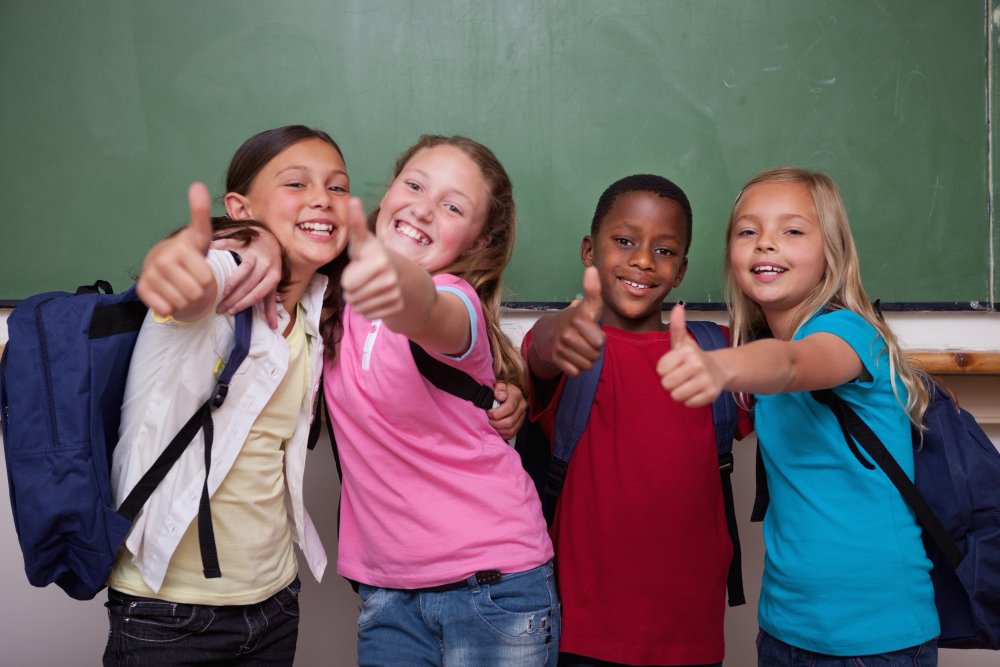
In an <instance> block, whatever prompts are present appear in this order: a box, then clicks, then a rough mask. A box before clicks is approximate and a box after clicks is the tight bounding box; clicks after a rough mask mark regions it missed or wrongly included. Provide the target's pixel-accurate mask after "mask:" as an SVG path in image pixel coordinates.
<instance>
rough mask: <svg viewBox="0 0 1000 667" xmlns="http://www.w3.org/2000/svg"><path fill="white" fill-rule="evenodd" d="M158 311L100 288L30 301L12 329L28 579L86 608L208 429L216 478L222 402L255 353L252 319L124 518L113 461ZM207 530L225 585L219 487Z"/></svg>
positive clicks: (240, 323)
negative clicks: (215, 435)
mask: <svg viewBox="0 0 1000 667" xmlns="http://www.w3.org/2000/svg"><path fill="white" fill-rule="evenodd" d="M146 310H147V308H146V306H145V304H143V303H142V302H141V301H140V300H139V298H138V297H137V296H136V294H135V288H134V287H133V288H132V289H130V290H128V291H127V292H124V293H121V294H113V293H112V290H111V286H110V285H109V284H108V283H106V282H104V281H98V282H97V283H95V284H94V285H92V286H86V287H81V288H79V289H78V290H77V292H76V294H70V293H68V292H46V293H44V294H37V295H35V296H32V297H29V298H27V299H25V300H24V301H22V302H21V303H20V304H19V305H18V306H17V308H15V309H14V311H13V312H12V313H11V314H10V316H9V318H8V319H7V326H8V330H9V337H8V342H7V345H6V347H5V348H4V353H3V358H2V359H0V406H2V410H3V412H2V422H3V424H2V426H3V442H4V455H5V457H6V464H7V481H8V485H9V487H10V505H11V509H12V510H13V513H14V526H15V528H16V529H17V536H18V541H19V543H20V546H21V552H22V553H23V555H24V570H25V573H26V574H27V576H28V581H29V582H30V583H31V584H32V585H34V586H47V585H48V584H50V583H52V582H55V583H56V585H58V586H59V587H60V588H62V589H63V590H65V591H66V593H68V594H69V595H70V597H73V598H75V599H78V600H89V599H91V598H93V597H94V596H95V595H96V594H97V593H98V592H100V591H101V590H102V589H103V588H104V586H105V582H106V580H107V578H108V575H109V574H110V572H111V568H112V566H113V565H114V560H115V555H116V554H117V552H118V549H119V547H120V546H121V544H122V542H123V541H124V539H125V536H126V534H127V533H128V531H129V528H130V527H131V525H132V521H133V520H134V519H135V517H136V515H137V514H138V513H139V510H140V509H142V506H143V505H144V504H145V502H146V500H148V499H149V496H150V495H151V494H152V492H153V491H154V490H155V488H156V486H157V484H159V482H160V481H161V480H162V479H163V478H164V477H165V476H166V474H167V472H168V471H169V470H170V467H171V466H172V465H173V463H174V462H175V461H176V460H177V459H178V458H180V455H181V454H182V453H183V452H184V449H185V448H186V447H187V445H188V443H190V442H191V440H192V439H193V438H194V436H195V435H196V434H197V432H198V431H199V430H200V429H202V428H205V467H206V471H205V472H206V480H207V476H208V463H209V460H210V456H211V440H212V428H211V426H212V417H211V412H212V410H213V409H214V408H216V407H218V406H219V405H221V404H222V401H223V400H224V399H225V395H226V391H227V390H228V385H229V381H230V379H231V378H232V376H233V374H234V373H235V371H236V369H237V367H238V366H239V365H240V363H241V362H242V360H243V358H244V357H245V356H246V353H247V351H248V350H249V347H250V325H251V312H250V310H249V309H248V310H245V311H243V312H242V313H240V314H239V315H238V316H237V317H236V345H235V346H234V349H233V351H232V354H231V355H230V358H229V361H228V362H227V363H226V365H225V368H224V370H223V371H222V372H221V374H220V375H219V378H218V384H217V386H216V390H215V392H214V393H213V396H210V397H208V398H207V400H206V401H205V403H204V404H203V405H202V406H201V408H199V410H198V411H197V412H196V413H195V414H194V415H193V416H192V417H191V419H190V420H189V421H188V423H187V424H185V426H184V427H183V428H182V429H181V431H180V432H179V433H178V434H177V437H175V438H174V439H173V441H172V442H171V443H170V444H169V445H168V446H167V448H166V449H165V450H164V452H163V454H162V455H161V456H160V457H159V458H158V459H157V460H156V461H155V462H154V463H153V465H152V467H151V468H150V470H149V471H148V472H147V473H146V474H145V475H144V476H143V478H142V479H141V480H140V481H139V482H138V483H137V484H136V486H135V488H134V489H133V490H132V491H131V492H130V494H129V496H128V497H127V498H126V499H125V501H124V502H123V503H122V505H121V507H120V508H118V509H117V510H116V509H115V508H114V507H113V506H112V500H111V484H110V475H109V469H110V463H111V454H112V451H113V448H114V446H115V443H116V442H117V441H118V426H119V421H120V410H121V404H122V397H123V394H124V391H125V380H126V378H127V376H128V369H129V361H130V360H131V357H132V349H133V347H134V346H135V342H136V338H137V337H138V334H139V329H140V327H141V326H142V322H143V320H144V319H145V316H146ZM208 372H211V370H206V373H208ZM198 522H199V538H200V543H201V552H202V561H203V564H204V566H205V570H206V576H220V573H219V571H218V570H219V567H218V558H217V555H216V552H215V542H214V536H213V534H212V530H211V528H212V524H211V514H210V508H209V502H208V488H207V482H206V486H205V487H204V488H203V489H202V504H201V507H200V508H199V513H198Z"/></svg>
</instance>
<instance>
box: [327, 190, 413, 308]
mask: <svg viewBox="0 0 1000 667" xmlns="http://www.w3.org/2000/svg"><path fill="white" fill-rule="evenodd" d="M347 228H348V234H349V235H350V236H349V237H348V245H347V252H348V255H349V257H350V258H351V261H350V262H349V263H348V264H347V266H346V267H344V272H343V273H342V274H341V276H340V286H341V288H343V291H344V303H349V304H351V307H352V308H353V309H354V310H355V311H357V312H358V313H361V314H362V315H364V316H365V317H366V318H367V319H369V320H375V319H379V318H385V317H390V316H392V315H395V314H397V313H400V312H402V310H403V290H402V288H401V287H400V274H399V271H398V270H397V268H396V265H395V263H394V262H393V260H392V257H391V255H390V254H389V252H388V251H387V250H386V248H385V246H383V245H382V243H381V241H379V240H378V238H376V237H375V235H374V234H373V233H372V232H371V230H369V229H368V225H367V222H366V221H365V212H364V209H363V208H362V206H361V200H359V199H357V198H356V197H352V198H351V201H350V203H349V204H348V212H347Z"/></svg>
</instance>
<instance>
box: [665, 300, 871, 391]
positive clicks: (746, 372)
mask: <svg viewBox="0 0 1000 667" xmlns="http://www.w3.org/2000/svg"><path fill="white" fill-rule="evenodd" d="M656 372H657V373H658V374H659V375H660V382H661V384H662V385H663V388H664V389H666V390H667V391H669V392H670V395H671V397H673V399H674V400H676V401H680V402H682V403H684V404H685V405H687V406H688V407H699V406H703V405H709V404H710V403H711V402H712V401H714V400H715V398H716V397H717V396H718V395H719V394H720V393H721V392H722V391H724V390H729V391H738V392H746V393H750V394H777V393H782V392H795V391H811V390H814V389H827V388H830V387H836V386H838V385H841V384H844V383H845V382H849V381H851V380H853V379H855V378H857V377H859V376H861V374H862V373H863V372H864V366H863V364H862V363H861V359H860V358H859V357H858V355H857V353H856V352H855V351H854V348H852V347H851V346H850V345H849V344H848V343H847V341H845V340H844V339H842V338H840V337H839V336H836V335H834V334H831V333H825V332H820V333H814V334H810V335H809V336H806V337H805V338H803V339H801V340H794V341H783V340H777V339H765V340H759V341H754V342H752V343H748V344H747V345H741V346H739V347H735V348H725V349H721V350H713V351H711V352H705V351H704V350H702V349H701V348H699V347H698V344H697V343H695V341H694V339H693V338H692V337H691V336H690V335H689V334H688V333H687V328H686V326H685V314H684V307H683V306H675V307H674V309H673V310H672V311H671V312H670V351H669V352H667V353H666V354H665V355H663V356H662V357H660V360H659V361H658V362H657V364H656Z"/></svg>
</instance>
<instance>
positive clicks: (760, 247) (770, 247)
mask: <svg viewBox="0 0 1000 667" xmlns="http://www.w3.org/2000/svg"><path fill="white" fill-rule="evenodd" d="M777 247H778V243H777V241H775V240H774V237H773V236H772V234H771V233H770V232H761V233H760V234H759V235H758V236H757V246H756V250H757V251H758V252H771V251H774V250H776V249H777Z"/></svg>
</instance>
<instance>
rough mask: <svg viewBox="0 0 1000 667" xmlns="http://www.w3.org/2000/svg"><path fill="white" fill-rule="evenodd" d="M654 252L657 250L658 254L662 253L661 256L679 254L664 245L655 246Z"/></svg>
mask: <svg viewBox="0 0 1000 667" xmlns="http://www.w3.org/2000/svg"><path fill="white" fill-rule="evenodd" d="M653 252H655V253H656V254H657V255H660V256H661V257H673V256H674V255H676V254H677V253H675V252H674V251H673V250H672V249H671V248H664V247H659V248H654V249H653Z"/></svg>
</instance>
